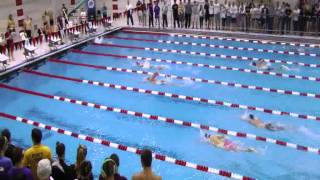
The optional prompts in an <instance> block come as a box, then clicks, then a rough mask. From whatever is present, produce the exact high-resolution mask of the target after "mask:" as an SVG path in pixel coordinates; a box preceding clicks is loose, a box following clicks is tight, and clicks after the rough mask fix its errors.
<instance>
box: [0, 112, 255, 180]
mask: <svg viewBox="0 0 320 180" xmlns="http://www.w3.org/2000/svg"><path fill="white" fill-rule="evenodd" d="M0 116H1V117H3V118H7V119H11V120H14V121H17V122H20V123H24V124H28V125H31V126H34V127H38V128H42V129H46V130H50V131H53V132H56V133H58V134H63V135H66V136H70V137H73V138H76V139H81V140H84V141H88V142H90V143H96V144H101V145H104V146H107V147H110V148H114V149H118V150H121V151H126V152H130V153H134V154H137V155H140V154H141V153H142V150H141V149H138V148H135V147H130V146H126V145H122V144H117V143H114V142H111V141H108V140H103V139H99V138H95V137H92V136H88V135H84V134H78V133H76V132H71V131H68V130H64V129H61V128H57V127H54V126H51V125H46V124H43V123H40V122H37V121H33V120H30V119H26V118H22V117H19V116H14V115H11V114H6V113H3V112H0ZM152 157H153V158H155V159H157V160H160V161H164V162H168V163H171V164H175V165H179V166H183V167H188V168H192V169H195V170H198V171H202V172H206V173H212V174H216V175H219V176H224V177H228V178H232V179H238V180H254V178H251V177H248V176H243V175H240V174H236V173H233V172H230V171H226V170H221V169H216V168H212V167H208V166H204V165H199V164H195V163H192V162H188V161H184V160H179V159H175V158H172V157H170V156H166V155H162V154H158V153H155V152H153V153H152Z"/></svg>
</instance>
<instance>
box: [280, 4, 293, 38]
mask: <svg viewBox="0 0 320 180" xmlns="http://www.w3.org/2000/svg"><path fill="white" fill-rule="evenodd" d="M284 14H285V15H284V20H283V23H282V28H281V29H282V32H281V34H284V32H286V33H289V32H290V29H291V14H292V10H291V8H290V4H289V3H287V4H286V7H285V13H284ZM284 29H286V31H284Z"/></svg>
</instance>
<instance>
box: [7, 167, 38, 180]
mask: <svg viewBox="0 0 320 180" xmlns="http://www.w3.org/2000/svg"><path fill="white" fill-rule="evenodd" d="M8 177H9V179H19V177H21V179H22V178H23V179H24V180H33V179H34V178H33V176H32V173H31V170H30V169H29V168H26V167H23V168H16V167H13V168H11V169H10V170H9V172H8Z"/></svg>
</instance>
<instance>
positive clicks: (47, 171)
mask: <svg viewBox="0 0 320 180" xmlns="http://www.w3.org/2000/svg"><path fill="white" fill-rule="evenodd" d="M51 170H52V168H51V162H50V160H49V159H42V160H40V161H39V162H38V166H37V177H38V179H39V180H53V178H52V177H51V176H50V175H51V172H52V171H51Z"/></svg>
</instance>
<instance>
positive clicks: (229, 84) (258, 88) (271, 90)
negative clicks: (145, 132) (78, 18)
mask: <svg viewBox="0 0 320 180" xmlns="http://www.w3.org/2000/svg"><path fill="white" fill-rule="evenodd" d="M48 61H50V62H54V63H61V64H68V65H75V66H83V67H90V68H97V69H104V70H107V71H116V72H121V73H134V74H143V75H149V76H151V75H153V74H154V72H150V71H141V70H134V69H125V68H116V67H110V66H99V65H91V64H84V63H76V62H72V61H66V60H61V59H53V58H50V59H49V60H48ZM158 74H159V76H160V77H163V78H174V79H177V80H188V81H194V82H201V83H207V84H215V85H221V86H227V87H234V88H242V89H249V90H256V91H263V92H268V93H277V94H282V95H292V96H302V97H311V98H316V99H319V98H320V94H313V93H305V92H298V91H292V90H283V89H275V88H267V87H262V86H254V85H247V84H240V83H233V82H225V81H218V80H212V79H210V80H208V79H202V78H194V77H187V76H177V75H172V74H163V73H158Z"/></svg>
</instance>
